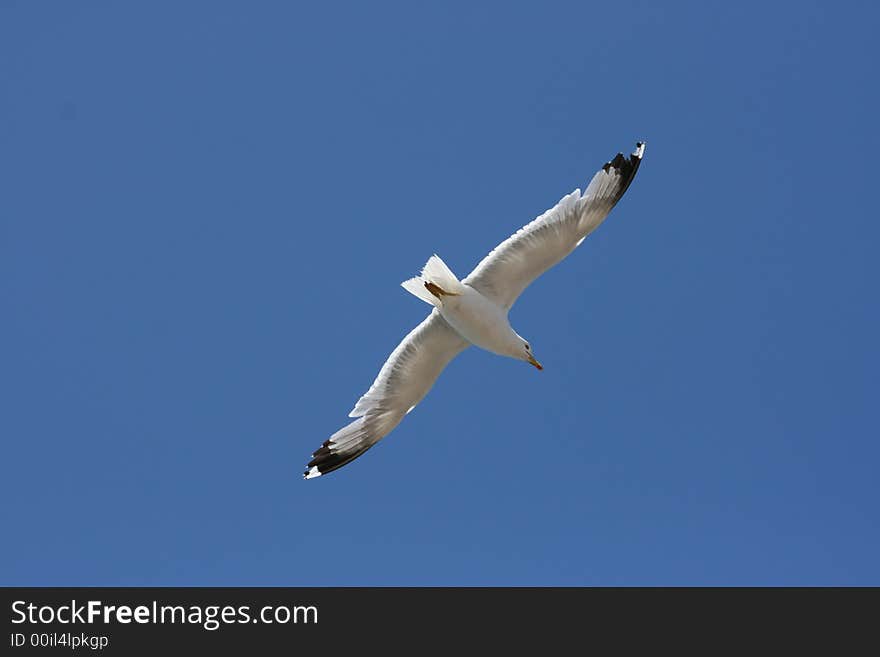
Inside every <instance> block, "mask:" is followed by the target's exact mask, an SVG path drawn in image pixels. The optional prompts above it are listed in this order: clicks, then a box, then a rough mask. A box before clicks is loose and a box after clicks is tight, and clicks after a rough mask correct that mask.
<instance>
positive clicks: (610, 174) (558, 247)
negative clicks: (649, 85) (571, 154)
mask: <svg viewBox="0 0 880 657" xmlns="http://www.w3.org/2000/svg"><path fill="white" fill-rule="evenodd" d="M644 152H645V144H644V143H642V142H639V143H638V144H636V150H635V151H634V152H633V154H632V155H630V156H629V157H628V158H626V157H624V156H623V154H622V153H618V154H617V155H616V156H615V158H614V159H613V160H611V161H610V162H608V163H606V164H605V166H603V167H602V168H601V169H600V170H599V171H598V172H597V173H596V175H595V176H593V180H592V181H590V184H589V186H588V187H587V189H586V191H585V192H584V194H583V196H581V192H580V190H579V189H576V190H575V191H574V192H572V193H571V194H569V195H568V196H565V197H564V198H563V199H562V200H561V201H559V203H557V204H556V207H554V208H552V209H551V210H547V212H545V213H544V214H542V215H541V216H540V217H538V218H537V219H535V220H534V221H532V222H531V223H530V224H527V225H526V226H523V227H522V228H520V229H519V230H518V231H516V233H514V234H513V235H511V236H510V237H508V238H507V239H506V240H504V241H503V242H502V243H501V244H499V245H498V246H497V247H495V249H494V250H493V251H492V252H491V253H490V254H489V255H487V256H486V257H485V258H483V260H482V261H481V262H480V264H478V265H477V266H476V268H475V269H474V270H473V271H472V272H471V273H470V274H469V275H468V277H467V278H466V279H464V280H463V281H462V283H465V284H467V285H470V286H471V287H473V288H474V289H476V290H478V291H479V292H480V293H482V294H483V295H484V296H486V297H488V298H490V299H492V300H493V301H494V302H495V303H497V304H498V305H500V306H501V307H502V308H505V309H509V308H510V307H511V306H512V305H513V303H514V301H516V299H517V297H519V295H520V294H522V291H523V290H524V289H526V287H528V285H529V284H530V283H531V282H532V281H533V280H535V279H536V278H537V277H538V276H540V275H541V274H543V273H544V272H545V271H547V270H548V269H550V267H552V266H553V265H555V264H556V263H558V262H559V261H561V260H562V259H563V258H564V257H565V256H567V255H568V254H569V253H571V252H572V251H574V249H575V248H576V247H577V246H578V245H579V244H580V243H581V242H583V241H584V238H585V237H586V236H587V235H589V234H590V233H591V232H592V231H593V230H595V229H596V227H598V225H599V224H601V223H602V221H603V220H604V219H605V217H607V216H608V213H609V212H611V208H613V207H614V204H615V203H617V201H619V200H620V198H621V197H622V196H623V193H624V192H625V191H626V189H627V187H629V184H630V183H631V182H632V180H633V178H634V177H635V175H636V171H638V168H639V164H640V163H641V161H642V155H643V154H644Z"/></svg>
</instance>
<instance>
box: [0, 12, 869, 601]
mask: <svg viewBox="0 0 880 657" xmlns="http://www.w3.org/2000/svg"><path fill="white" fill-rule="evenodd" d="M878 11H880V10H878V9H876V8H875V5H874V4H872V3H867V2H864V3H853V4H849V3H845V2H844V3H828V2H797V3H784V2H782V3H768V2H724V3H705V2H694V3H657V2H634V3H619V2H601V3H593V2H575V3H570V4H558V3H549V2H541V3H531V4H530V5H526V4H524V3H509V2H508V3H498V4H495V5H490V4H484V3H473V2H466V3H450V2H443V3H433V4H432V5H430V6H428V5H426V3H411V2H401V3H395V4H388V3H293V2H247V3H245V2H210V3H209V2H202V3H196V2H193V3H180V2H140V3H115V2H76V3H73V2H55V3H32V2H4V3H2V5H0V181H2V189H0V304H2V318H0V339H2V341H0V344H2V365H0V398H2V413H0V434H2V445H3V458H2V462H3V465H2V477H0V495H2V517H0V522H2V526H3V528H4V529H3V534H4V539H3V540H2V541H0V564H2V571H0V575H2V577H0V583H2V584H20V585H53V584H56V585H419V584H427V585H445V584H456V585H513V584H520V585H542V584H550V585H618V584H624V585H630V584H647V585H658V584H689V585H708V584H789V585H798V584H875V585H876V584H880V560H878V559H877V554H878V553H880V521H878V508H880V483H878V475H877V473H878V467H880V445H878V438H880V421H878V420H880V418H878V415H880V411H878V391H880V386H878V369H880V350H878V335H880V308H878V302H877V299H878V293H877V286H878V283H880V266H878V244H880V217H878V211H877V207H876V202H875V200H874V199H875V194H874V191H875V189H876V185H877V169H878V165H877V156H876V153H877V151H878V146H880V143H878V135H880V130H878V127H877V117H878V116H880V102H878V101H880V91H878V84H877V70H876V67H877V63H878V61H880V48H878V45H877V39H876V27H877V24H878V18H880V13H878ZM641 139H644V140H646V141H647V142H648V148H647V153H646V157H645V160H644V163H643V165H642V167H641V170H640V171H639V174H638V176H637V178H636V180H635V182H634V183H633V185H632V186H631V187H630V189H629V191H628V192H627V194H626V196H625V197H624V199H623V200H622V201H621V202H620V204H619V205H618V206H617V208H616V209H615V210H614V212H613V213H612V215H611V216H610V218H609V219H608V220H607V221H606V222H605V223H604V224H603V225H602V226H601V228H600V229H599V230H598V231H597V232H596V233H594V234H593V235H592V236H591V237H590V238H588V240H587V241H586V242H585V243H584V244H583V245H582V246H581V248H579V249H578V250H577V251H576V252H575V253H574V254H573V255H572V256H571V257H569V258H568V259H567V260H565V261H564V262H563V263H562V264H561V265H559V266H558V267H556V268H555V269H553V270H551V271H550V272H549V273H547V274H546V275H544V276H543V277H542V278H540V279H539V280H538V281H537V282H536V283H535V284H534V285H532V286H531V287H530V288H529V289H528V290H527V291H526V293H525V294H524V296H523V297H521V299H520V301H519V302H518V303H517V305H516V306H515V307H514V308H513V311H512V313H511V319H512V322H513V325H514V327H515V328H516V329H517V330H518V331H519V332H520V333H521V334H523V335H524V336H526V337H528V338H529V340H530V342H531V344H532V346H533V347H534V350H535V352H536V354H537V356H538V357H539V359H540V360H541V361H542V362H543V364H544V366H545V370H544V371H543V372H538V371H536V370H535V369H533V368H531V367H529V366H528V365H526V364H524V363H521V362H515V361H513V360H507V359H503V358H499V357H497V356H493V355H490V354H487V353H485V352H481V351H478V350H476V349H471V350H468V351H466V352H465V353H464V354H463V355H462V356H460V357H459V358H458V359H456V360H455V361H454V362H453V363H452V364H451V365H450V367H449V368H448V369H447V370H446V371H445V372H444V373H443V375H442V376H441V378H440V379H439V381H438V383H437V385H436V386H435V388H434V389H433V391H432V392H431V393H430V395H429V396H428V397H427V398H426V400H425V401H424V402H423V403H422V404H421V405H420V406H419V407H418V408H417V409H416V411H414V412H413V413H412V414H410V415H409V416H408V417H407V418H406V419H405V421H404V422H403V423H401V425H400V426H399V427H398V428H397V429H396V430H395V431H394V432H393V433H392V434H391V435H390V436H389V437H388V438H386V439H385V440H384V441H382V442H381V443H380V444H379V445H378V446H376V447H375V448H373V449H372V450H371V451H370V452H368V453H367V454H366V455H364V456H363V457H361V458H360V459H358V460H357V461H355V462H354V463H352V464H351V465H348V466H346V467H345V468H343V469H341V470H339V471H337V472H335V473H333V474H331V475H329V476H327V477H322V478H320V479H317V480H314V481H304V480H303V479H302V477H301V474H302V471H303V469H304V465H305V463H306V462H307V461H308V459H309V456H310V454H311V452H312V451H313V450H315V449H316V448H317V447H318V446H319V445H320V443H321V442H322V441H323V440H324V439H326V438H327V437H328V436H329V435H330V434H331V433H332V432H334V431H335V430H336V429H338V428H339V427H341V426H342V425H343V424H345V423H346V422H347V421H348V420H347V417H346V414H347V413H348V411H349V410H350V409H351V407H352V405H353V404H354V402H355V400H356V399H357V398H358V397H359V396H360V395H361V394H362V393H363V392H364V391H365V390H366V389H367V387H368V386H369V384H370V383H371V381H372V380H373V377H374V376H375V374H376V373H377V371H378V368H379V367H380V366H381V364H382V363H383V362H384V361H385V358H386V357H387V355H388V354H389V353H390V351H391V350H392V349H393V348H394V346H395V345H396V344H397V343H398V341H399V340H400V338H401V337H402V336H403V335H405V334H406V333H407V332H408V331H409V330H410V328H412V327H413V326H414V325H415V324H417V323H418V322H419V321H421V319H422V318H423V317H424V315H425V314H426V312H427V310H428V308H427V306H426V305H425V304H423V303H422V302H420V301H418V300H417V299H415V298H414V297H412V296H410V295H409V294H407V293H406V292H405V291H404V290H403V289H402V288H401V287H400V286H399V283H400V281H402V280H404V279H406V278H409V277H410V276H412V275H414V274H416V273H418V270H419V269H420V268H421V266H422V265H423V264H424V262H425V260H427V258H428V257H429V256H430V255H431V254H432V253H435V252H436V253H438V254H440V255H441V256H442V257H443V259H444V260H445V261H446V262H447V264H449V266H450V267H451V268H452V269H453V270H454V271H455V272H456V273H458V274H459V275H460V276H462V277H463V276H464V275H466V274H467V273H468V272H469V271H470V269H471V268H472V267H473V266H474V265H475V264H476V263H477V262H478V261H479V260H480V258H482V257H483V256H484V255H485V254H486V253H487V252H488V251H489V250H490V249H491V248H492V247H493V246H495V245H496V244H497V243H498V242H500V241H501V240H502V239H504V238H505V237H507V236H508V235H509V234H510V233H512V232H513V231H514V230H515V229H516V228H518V227H519V226H521V225H522V224H524V223H526V222H528V221H530V220H531V219H532V218H534V217H535V216H536V215H538V214H540V213H541V212H542V211H544V210H545V209H546V208H548V207H550V206H552V205H553V204H555V203H556V201H557V200H558V199H559V198H560V197H561V196H563V195H564V194H566V193H568V192H570V191H571V190H573V189H574V188H576V187H581V188H583V187H584V186H585V185H586V182H587V181H588V180H589V178H590V177H591V176H592V174H593V172H594V171H595V170H596V169H597V168H598V167H599V166H601V164H602V163H604V162H605V161H606V160H608V159H609V158H610V157H612V156H613V155H614V154H615V153H616V152H617V151H618V150H623V151H624V152H629V151H630V150H632V148H633V146H634V144H635V142H636V141H637V140H641Z"/></svg>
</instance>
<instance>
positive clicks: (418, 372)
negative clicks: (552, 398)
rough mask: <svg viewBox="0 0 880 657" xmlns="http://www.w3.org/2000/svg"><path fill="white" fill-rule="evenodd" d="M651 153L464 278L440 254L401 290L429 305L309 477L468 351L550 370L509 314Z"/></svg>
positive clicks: (362, 444) (618, 166) (382, 428)
mask: <svg viewBox="0 0 880 657" xmlns="http://www.w3.org/2000/svg"><path fill="white" fill-rule="evenodd" d="M644 153H645V144H644V142H638V143H637V144H636V149H635V151H633V153H632V154H631V155H630V156H629V157H624V155H623V154H622V153H618V154H617V155H616V156H615V157H614V158H613V159H612V160H611V161H610V162H606V163H605V165H604V166H603V167H602V168H601V169H599V171H597V172H596V174H595V175H594V176H593V179H592V180H591V181H590V184H589V185H588V186H587V189H586V191H584V193H583V194H581V190H580V189H576V190H574V191H573V192H572V193H571V194H569V195H568V196H564V197H563V198H562V200H560V201H559V203H557V204H556V206H555V207H553V208H552V209H550V210H548V211H547V212H545V213H544V214H542V215H541V216H540V217H538V218H537V219H535V220H534V221H532V222H531V223H529V224H527V225H525V226H523V227H522V228H520V229H519V230H518V231H516V233H514V234H513V235H511V236H510V237H508V238H507V239H506V240H504V241H503V242H502V243H501V244H499V245H498V246H497V247H495V249H494V250H493V251H492V252H491V253H489V255H488V256H486V257H485V258H484V259H483V260H482V261H481V262H480V263H479V264H478V265H477V267H476V268H475V269H474V270H473V271H472V272H471V273H470V274H468V276H467V278H465V279H464V280H461V281H459V280H458V278H456V276H455V274H453V273H452V271H451V270H450V269H449V267H447V266H446V264H445V263H444V262H443V260H441V259H440V258H439V257H438V256H437V255H433V256H431V258H430V259H429V260H428V262H427V264H426V265H425V266H424V268H423V269H422V273H421V275H420V276H417V277H415V278H411V279H409V280H407V281H404V282H403V283H401V285H402V286H403V288H404V289H405V290H406V291H407V292H410V293H411V294H413V295H415V296H416V297H418V298H419V299H421V300H422V301H424V302H426V303H428V304H430V305H431V306H433V309H432V310H431V313H430V314H429V315H428V317H427V318H425V320H424V321H423V322H422V323H421V324H419V325H418V326H416V327H415V328H414V329H413V330H412V331H411V332H410V333H409V335H407V336H406V337H405V338H404V339H403V341H402V342H401V343H400V344H399V345H397V348H396V349H395V350H394V351H393V352H391V355H390V356H389V357H388V360H386V361H385V364H384V365H383V366H382V369H381V370H380V371H379V375H378V376H377V377H376V380H375V381H373V385H371V386H370V389H369V390H367V392H366V393H365V394H364V395H363V396H362V397H361V398H360V399H359V400H358V402H357V403H356V404H355V406H354V408H353V409H352V411H351V412H350V413H349V414H348V415H349V417H352V418H355V419H354V421H353V422H351V423H350V424H348V425H347V426H345V427H343V428H342V429H340V430H339V431H337V432H336V433H334V434H333V435H332V436H330V438H328V439H327V440H326V441H324V443H323V444H322V445H321V447H320V448H318V450H317V451H316V452H314V453H313V454H312V460H311V461H309V463H308V465H307V466H306V467H307V468H308V469H307V470H306V471H305V473H304V477H305V478H306V479H314V478H315V477H320V476H321V475H325V474H327V473H328V472H332V471H334V470H336V469H338V468H341V467H342V466H344V465H346V464H347V463H351V462H352V461H353V460H355V459H356V458H357V457H359V456H360V455H361V454H363V453H364V452H366V451H367V450H368V449H370V447H372V446H373V445H375V444H376V443H377V442H379V441H380V440H381V439H382V438H384V437H385V436H386V435H388V434H389V433H390V432H391V431H392V430H393V429H394V428H395V427H396V426H397V425H398V424H400V421H401V420H402V419H403V417H404V416H405V415H406V414H407V413H409V412H410V411H412V410H413V409H414V408H415V407H416V405H417V404H418V403H419V402H420V401H421V400H422V399H423V398H424V396H425V395H426V394H428V391H429V390H430V389H431V386H433V385H434V382H435V381H436V380H437V377H438V376H440V372H442V371H443V368H445V367H446V365H447V364H448V363H449V362H450V361H451V360H452V359H453V358H455V357H456V356H457V355H458V354H460V353H461V352H462V351H464V349H465V348H467V347H469V346H470V345H476V346H478V347H481V348H483V349H485V350H487V351H491V352H492V353H495V354H498V355H500V356H508V357H510V358H515V359H517V360H522V361H525V362H526V363H529V364H530V365H532V366H534V367H536V368H537V369H539V370H542V369H544V368H543V366H542V365H541V363H539V362H538V360H537V359H536V358H535V355H534V353H533V352H532V346H531V345H530V344H529V342H528V340H526V339H525V338H523V337H522V336H521V335H519V334H518V333H517V332H516V331H514V330H513V328H512V327H511V326H510V321H509V320H508V317H507V315H508V312H509V311H510V308H511V306H513V304H514V302H515V301H516V299H517V297H519V295H520V294H522V292H523V290H525V289H526V287H528V285H529V284H530V283H531V282H532V281H533V280H535V279H536V278H537V277H538V276H540V275H541V274H543V273H544V272H545V271H547V270H548V269H550V267H552V266H553V265H555V264H556V263H558V262H560V261H561V260H562V259H563V258H565V257H566V256H567V255H568V254H569V253H571V252H572V251H574V250H575V249H576V248H577V247H578V246H579V245H580V243H581V242H583V241H584V239H585V238H586V236H587V235H589V234H590V233H591V232H593V231H594V230H595V229H596V228H597V227H598V226H599V224H601V223H602V221H604V219H605V217H607V216H608V213H609V212H611V209H612V208H613V207H614V205H615V204H616V203H617V202H618V201H619V200H620V198H621V197H622V196H623V194H624V192H626V190H627V188H628V187H629V185H630V183H631V182H632V181H633V178H634V177H635V175H636V171H638V169H639V164H641V161H642V156H643V155H644Z"/></svg>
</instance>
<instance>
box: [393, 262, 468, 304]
mask: <svg viewBox="0 0 880 657" xmlns="http://www.w3.org/2000/svg"><path fill="white" fill-rule="evenodd" d="M401 285H402V286H403V289H404V290H406V291H407V292H409V293H411V294H413V295H415V296H417V297H418V298H419V299H421V300H422V301H424V302H425V303H430V304H431V305H432V306H439V305H440V304H441V302H442V301H443V297H444V296H458V295H460V294H461V293H462V292H464V285H462V283H461V281H459V280H458V278H456V276H455V274H453V273H452V270H451V269H449V267H447V266H446V263H445V262H443V260H441V259H440V256H437V255H432V256H431V257H430V258H429V259H428V262H427V263H425V266H424V267H423V268H422V274H421V276H416V277H415V278H410V279H409V280H407V281H404V282H403V283H401Z"/></svg>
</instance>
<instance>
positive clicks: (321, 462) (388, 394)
mask: <svg viewBox="0 0 880 657" xmlns="http://www.w3.org/2000/svg"><path fill="white" fill-rule="evenodd" d="M469 344H470V343H469V342H468V341H467V340H465V339H464V338H462V337H461V336H460V335H459V334H458V333H457V332H456V331H455V329H453V328H452V327H451V326H449V324H447V323H446V320H445V319H443V317H441V316H440V314H439V313H438V312H437V310H436V309H435V310H434V311H432V312H431V314H430V315H428V317H427V318H426V319H425V320H424V321H423V322H422V323H421V324H419V325H418V326H416V327H415V328H414V329H413V330H412V331H410V333H409V335H407V336H406V337H405V338H404V339H403V341H402V342H401V343H400V344H399V345H397V348H396V349H395V350H394V351H393V352H391V356H389V357H388V360H386V361H385V364H384V365H383V366H382V369H381V370H380V371H379V376H377V377H376V380H375V381H373V385H371V386H370V389H369V390H367V392H366V394H364V396H363V397H361V398H360V399H359V400H358V402H357V404H355V406H354V408H353V409H352V411H351V413H349V414H348V415H349V417H353V418H357V419H356V420H355V421H354V422H352V423H351V424H349V425H348V426H345V427H343V428H342V429H340V430H339V431H337V432H336V433H334V434H333V435H332V436H330V438H329V439H328V440H325V441H324V444H323V445H321V447H320V448H319V449H318V451H316V452H315V453H314V454H312V456H313V458H312V460H311V461H309V464H308V468H309V469H308V470H306V472H305V478H306V479H311V478H313V477H319V476H321V475H323V474H327V473H328V472H332V471H333V470H336V469H337V468H341V467H342V466H343V465H345V464H346V463H349V462H350V461H353V460H354V459H356V458H357V457H358V456H360V455H361V454H363V453H364V452H366V451H367V450H368V449H370V447H372V446H373V445H375V444H376V443H377V442H379V441H380V440H381V439H382V438H384V437H385V436H386V435H387V434H388V433H389V432H390V431H391V430H392V429H394V427H396V426H397V425H398V424H399V423H400V421H401V420H402V419H403V416H404V415H406V414H407V413H409V412H410V411H411V410H412V409H413V408H414V407H415V405H416V404H418V403H419V402H420V401H421V400H422V398H423V397H424V396H425V395H426V394H427V393H428V391H429V390H430V389H431V386H433V385H434V381H436V380H437V377H438V376H440V372H442V371H443V368H444V367H446V365H447V364H448V363H449V361H451V360H452V359H453V358H455V357H456V356H457V355H458V354H459V353H461V351H462V350H463V349H464V348H465V347H467V346H468V345H469Z"/></svg>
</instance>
